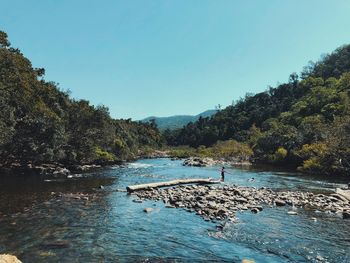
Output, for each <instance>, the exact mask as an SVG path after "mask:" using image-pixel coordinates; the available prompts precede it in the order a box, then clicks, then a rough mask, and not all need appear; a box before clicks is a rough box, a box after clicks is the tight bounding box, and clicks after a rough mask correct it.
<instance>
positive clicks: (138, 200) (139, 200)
mask: <svg viewBox="0 0 350 263" xmlns="http://www.w3.org/2000/svg"><path fill="white" fill-rule="evenodd" d="M132 201H133V202H134V203H142V202H143V201H142V200H141V199H134V200H132Z"/></svg>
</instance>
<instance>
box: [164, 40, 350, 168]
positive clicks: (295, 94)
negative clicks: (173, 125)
mask: <svg viewBox="0 0 350 263" xmlns="http://www.w3.org/2000/svg"><path fill="white" fill-rule="evenodd" d="M349 98H350V45H346V46H342V47H340V48H338V49H337V50H335V51H334V52H333V53H332V54H329V55H326V56H324V57H323V58H322V59H321V60H320V61H319V62H317V63H310V64H309V65H308V66H307V67H305V68H304V70H303V71H302V72H301V74H300V76H298V75H297V74H296V73H293V74H291V75H290V78H289V82H288V83H284V84H281V85H278V86H277V87H275V88H272V87H271V88H269V89H268V90H267V91H265V92H261V93H258V94H255V95H252V94H247V95H246V97H245V98H243V99H241V100H239V101H238V102H236V103H235V104H234V105H232V106H228V107H227V108H225V109H224V110H222V111H220V112H218V113H217V114H216V115H214V116H213V117H211V118H200V119H199V120H198V121H196V122H194V123H189V124H188V125H186V126H185V127H183V128H182V129H177V130H174V131H170V130H167V131H165V132H164V134H163V136H164V138H165V139H166V141H167V143H168V144H169V145H173V146H178V145H189V146H191V147H196V148H198V147H200V146H201V147H202V148H203V146H206V147H208V146H211V145H213V144H215V143H216V142H218V141H226V140H230V139H234V140H237V141H239V142H242V143H245V144H247V145H248V146H249V147H250V148H251V149H252V150H253V153H254V157H253V158H254V160H255V161H256V162H264V163H274V164H280V165H290V166H294V167H298V168H299V169H300V170H304V171H310V172H321V173H338V174H350V136H349V134H350V100H349Z"/></svg>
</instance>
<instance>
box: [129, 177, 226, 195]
mask: <svg viewBox="0 0 350 263" xmlns="http://www.w3.org/2000/svg"><path fill="white" fill-rule="evenodd" d="M217 183H220V181H215V180H213V179H211V178H207V179H205V178H199V179H198V178H197V179H177V180H172V181H167V182H157V183H149V184H138V185H130V186H127V187H126V190H127V191H128V192H134V191H138V190H147V189H152V188H159V187H168V186H174V185H180V184H217Z"/></svg>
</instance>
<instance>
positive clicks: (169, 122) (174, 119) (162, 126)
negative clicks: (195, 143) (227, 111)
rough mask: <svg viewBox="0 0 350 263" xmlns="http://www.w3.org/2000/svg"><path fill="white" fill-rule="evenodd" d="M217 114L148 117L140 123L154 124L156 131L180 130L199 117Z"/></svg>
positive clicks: (211, 112) (209, 111)
mask: <svg viewBox="0 0 350 263" xmlns="http://www.w3.org/2000/svg"><path fill="white" fill-rule="evenodd" d="M216 112H217V110H207V111H204V112H202V113H200V114H198V115H175V116H169V117H154V116H152V117H148V118H145V119H143V120H141V121H142V122H153V121H154V122H155V124H156V125H157V127H158V129H159V130H160V131H163V130H166V129H170V130H174V129H178V128H182V127H183V126H185V125H186V124H188V123H190V122H194V121H196V120H198V119H199V118H200V117H210V116H212V115H214V114H215V113H216Z"/></svg>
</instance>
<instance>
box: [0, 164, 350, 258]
mask: <svg viewBox="0 0 350 263" xmlns="http://www.w3.org/2000/svg"><path fill="white" fill-rule="evenodd" d="M228 171H229V172H230V173H232V175H227V176H226V182H225V183H226V184H237V185H245V186H255V187H263V186H265V187H269V188H273V189H289V190H299V191H304V190H305V191H313V192H330V191H332V190H333V189H334V188H335V187H341V186H344V184H345V183H347V181H346V180H345V179H340V178H337V179H334V180H333V181H330V180H329V179H328V180H326V179H324V178H320V177H310V176H305V175H298V174H293V173H288V172H271V171H270V172H269V171H261V170H252V169H250V170H242V169H235V168H232V169H229V170H228ZM190 177H202V178H207V177H217V178H219V177H220V173H219V167H210V168H195V167H184V166H182V165H181V161H171V160H169V159H150V160H139V161H137V162H135V163H131V164H129V165H127V166H125V167H112V168H108V169H104V170H100V171H98V172H93V173H87V174H83V175H77V176H73V177H72V178H52V177H47V176H25V175H22V176H0V194H1V196H0V254H1V253H11V254H15V255H17V256H18V257H19V258H20V259H21V260H22V261H23V262H25V263H26V262H208V261H210V262H241V260H242V259H252V260H254V261H255V262H320V261H322V262H350V220H344V219H342V218H341V217H340V216H337V215H334V214H326V213H321V212H318V211H312V210H303V209H299V210H298V215H294V216H290V215H287V211H288V207H278V208H270V207H265V209H264V210H263V211H262V212H260V213H258V214H252V213H251V212H250V211H247V212H244V213H239V214H237V217H238V222H237V223H234V224H233V223H227V224H226V225H225V227H224V229H223V230H216V225H217V223H214V222H206V221H204V220H203V219H202V218H200V217H199V216H197V215H195V214H194V213H189V212H187V211H185V210H183V209H171V208H165V207H164V204H163V203H162V202H154V201H146V202H143V203H135V202H133V199H135V197H134V196H132V195H127V194H126V193H125V192H117V191H116V190H117V189H125V187H126V186H127V185H131V184H139V183H146V182H155V181H163V180H169V179H174V178H190ZM251 178H254V179H255V180H254V181H253V182H252V181H249V180H248V179H251ZM100 186H103V187H100ZM145 207H152V208H153V209H154V211H153V212H151V213H145V212H143V209H144V208H145ZM289 209H290V208H289Z"/></svg>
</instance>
